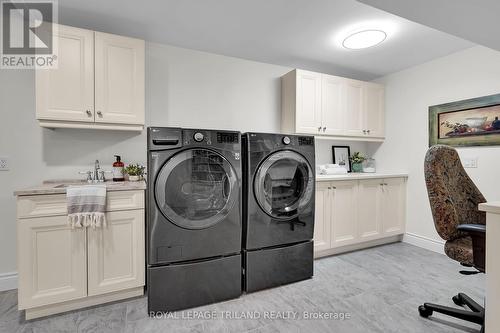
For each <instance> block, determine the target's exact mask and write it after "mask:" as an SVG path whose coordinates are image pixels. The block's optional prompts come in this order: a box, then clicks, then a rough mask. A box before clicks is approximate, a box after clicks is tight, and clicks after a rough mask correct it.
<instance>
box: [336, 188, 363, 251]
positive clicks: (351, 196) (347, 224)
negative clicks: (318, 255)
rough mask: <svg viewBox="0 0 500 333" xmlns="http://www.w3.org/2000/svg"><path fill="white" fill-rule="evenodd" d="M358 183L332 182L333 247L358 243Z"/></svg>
mask: <svg viewBox="0 0 500 333" xmlns="http://www.w3.org/2000/svg"><path fill="white" fill-rule="evenodd" d="M357 188H358V187H357V181H355V180H354V181H347V180H346V181H338V182H332V230H331V232H332V234H331V246H332V248H333V247H339V246H344V245H349V244H353V243H356V242H357V238H358V237H357V230H356V229H357V228H356V224H357V211H358V205H357V201H356V199H357Z"/></svg>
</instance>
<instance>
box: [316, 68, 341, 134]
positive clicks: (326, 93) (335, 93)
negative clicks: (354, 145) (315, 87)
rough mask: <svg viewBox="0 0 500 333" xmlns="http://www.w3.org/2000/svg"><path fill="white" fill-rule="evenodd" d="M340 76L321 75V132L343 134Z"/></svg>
mask: <svg viewBox="0 0 500 333" xmlns="http://www.w3.org/2000/svg"><path fill="white" fill-rule="evenodd" d="M342 80H343V79H342V78H339V77H337V76H331V75H322V83H321V87H322V88H321V89H322V93H321V102H322V107H321V119H322V126H323V127H322V129H321V134H325V135H345V112H344V108H343V98H342V93H343V88H342Z"/></svg>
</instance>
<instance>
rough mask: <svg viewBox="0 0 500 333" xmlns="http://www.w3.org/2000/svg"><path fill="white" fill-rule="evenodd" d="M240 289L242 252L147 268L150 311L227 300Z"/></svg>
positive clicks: (171, 309)
mask: <svg viewBox="0 0 500 333" xmlns="http://www.w3.org/2000/svg"><path fill="white" fill-rule="evenodd" d="M241 292H242V291H241V254H236V255H232V256H228V257H222V258H217V259H209V260H205V261H198V262H190V263H179V264H171V265H168V266H158V267H149V268H148V311H149V313H152V312H167V311H177V310H182V309H187V308H192V307H196V306H200V305H205V304H210V303H215V302H220V301H225V300H228V299H231V298H237V297H239V296H240V295H241Z"/></svg>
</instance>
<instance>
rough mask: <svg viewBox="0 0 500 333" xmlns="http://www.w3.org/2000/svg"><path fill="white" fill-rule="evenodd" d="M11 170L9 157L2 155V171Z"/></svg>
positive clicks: (0, 167)
mask: <svg viewBox="0 0 500 333" xmlns="http://www.w3.org/2000/svg"><path fill="white" fill-rule="evenodd" d="M7 170H9V159H8V158H7V157H5V156H0V171H7Z"/></svg>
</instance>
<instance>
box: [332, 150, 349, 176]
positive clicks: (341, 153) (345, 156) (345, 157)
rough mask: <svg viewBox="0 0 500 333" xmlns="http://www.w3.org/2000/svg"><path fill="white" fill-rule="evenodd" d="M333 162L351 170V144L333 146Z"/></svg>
mask: <svg viewBox="0 0 500 333" xmlns="http://www.w3.org/2000/svg"><path fill="white" fill-rule="evenodd" d="M332 155H333V163H334V164H338V165H339V166H341V167H344V168H346V169H347V172H351V160H350V159H349V156H351V148H350V147H349V146H332Z"/></svg>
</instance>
